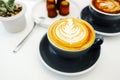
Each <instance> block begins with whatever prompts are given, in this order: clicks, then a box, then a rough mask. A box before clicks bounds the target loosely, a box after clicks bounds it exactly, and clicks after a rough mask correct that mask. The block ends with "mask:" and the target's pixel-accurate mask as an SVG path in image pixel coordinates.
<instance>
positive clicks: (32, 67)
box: [0, 0, 120, 80]
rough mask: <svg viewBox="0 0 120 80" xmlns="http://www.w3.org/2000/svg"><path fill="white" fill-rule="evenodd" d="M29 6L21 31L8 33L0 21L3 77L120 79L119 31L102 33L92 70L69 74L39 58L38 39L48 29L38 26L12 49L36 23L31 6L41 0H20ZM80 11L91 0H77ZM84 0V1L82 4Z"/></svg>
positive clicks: (0, 79)
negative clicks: (52, 69)
mask: <svg viewBox="0 0 120 80" xmlns="http://www.w3.org/2000/svg"><path fill="white" fill-rule="evenodd" d="M20 1H21V2H24V3H25V4H26V6H27V11H26V19H27V26H26V28H25V29H24V30H23V31H22V32H19V33H8V32H7V31H6V30H5V29H4V26H3V25H2V23H0V80H120V35H118V36H111V37H107V36H103V37H104V43H103V44H102V46H101V56H100V58H99V63H98V64H97V65H96V67H95V69H94V70H92V71H91V72H89V73H86V74H83V75H79V76H74V77H68V76H63V75H59V74H56V73H54V72H52V71H50V70H49V69H47V68H46V67H45V66H44V65H43V63H42V61H41V60H40V53H39V43H40V40H41V38H42V36H43V35H44V34H45V33H46V31H47V29H45V28H42V27H41V26H39V25H38V26H37V27H36V28H35V30H34V31H33V32H32V34H31V35H30V37H29V38H28V39H27V40H26V42H25V43H24V45H23V47H22V48H21V49H20V50H19V51H18V52H17V53H16V54H15V53H13V52H12V51H13V49H14V48H15V47H16V45H17V44H18V43H19V42H20V41H21V40H22V39H23V38H24V37H25V36H26V35H27V34H28V32H29V31H30V30H31V29H32V27H33V20H32V16H31V15H32V8H33V7H34V6H35V4H36V3H37V2H38V1H39V0H20ZM74 1H75V2H76V3H77V4H78V5H79V9H80V11H81V10H82V8H83V7H85V6H87V5H88V3H89V0H74ZM80 4H82V5H80Z"/></svg>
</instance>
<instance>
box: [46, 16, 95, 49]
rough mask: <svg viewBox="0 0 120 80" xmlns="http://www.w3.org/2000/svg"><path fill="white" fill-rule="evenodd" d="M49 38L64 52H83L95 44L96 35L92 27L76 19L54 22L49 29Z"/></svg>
mask: <svg viewBox="0 0 120 80" xmlns="http://www.w3.org/2000/svg"><path fill="white" fill-rule="evenodd" d="M48 38H49V40H50V41H51V42H52V44H54V45H55V46H57V47H59V48H61V49H64V50H69V51H72V50H83V49H85V48H87V47H89V46H90V45H91V44H93V42H94V39H95V33H94V30H93V28H92V27H91V25H89V24H88V23H87V22H85V21H83V20H80V19H76V18H65V19H62V20H58V21H56V22H54V23H53V24H52V25H51V26H50V27H49V29H48Z"/></svg>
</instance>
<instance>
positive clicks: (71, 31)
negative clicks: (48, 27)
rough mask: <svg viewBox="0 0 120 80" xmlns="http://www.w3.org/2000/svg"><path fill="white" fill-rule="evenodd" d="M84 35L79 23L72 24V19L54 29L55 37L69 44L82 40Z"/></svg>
mask: <svg viewBox="0 0 120 80" xmlns="http://www.w3.org/2000/svg"><path fill="white" fill-rule="evenodd" d="M86 33H87V32H86V30H85V28H84V26H83V25H81V24H79V23H77V24H73V21H72V19H68V21H66V22H62V23H60V24H59V25H58V26H57V28H56V34H57V36H58V37H59V38H60V39H61V40H63V41H65V42H68V43H70V44H72V43H75V42H78V41H81V40H83V38H84V37H85V35H86Z"/></svg>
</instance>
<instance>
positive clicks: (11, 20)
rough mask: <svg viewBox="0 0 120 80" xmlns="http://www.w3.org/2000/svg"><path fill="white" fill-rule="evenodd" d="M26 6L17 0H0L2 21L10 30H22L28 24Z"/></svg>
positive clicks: (0, 17) (0, 19)
mask: <svg viewBox="0 0 120 80" xmlns="http://www.w3.org/2000/svg"><path fill="white" fill-rule="evenodd" d="M25 11H26V6H25V5H24V4H23V3H21V2H15V0H8V1H4V0H0V21H1V22H2V23H3V25H4V26H5V28H6V30H7V31H8V32H19V31H22V30H23V29H24V28H25V26H26V19H25Z"/></svg>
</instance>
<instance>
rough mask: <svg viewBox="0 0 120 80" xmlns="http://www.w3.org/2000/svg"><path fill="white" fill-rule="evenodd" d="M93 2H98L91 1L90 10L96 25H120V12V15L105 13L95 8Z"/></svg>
mask: <svg viewBox="0 0 120 80" xmlns="http://www.w3.org/2000/svg"><path fill="white" fill-rule="evenodd" d="M93 1H96V0H90V5H89V10H90V14H91V17H92V18H93V22H94V23H96V24H99V25H104V26H108V27H109V26H111V25H114V24H117V23H120V12H119V13H108V12H103V11H101V10H99V9H97V8H96V7H95V4H94V3H93Z"/></svg>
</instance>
